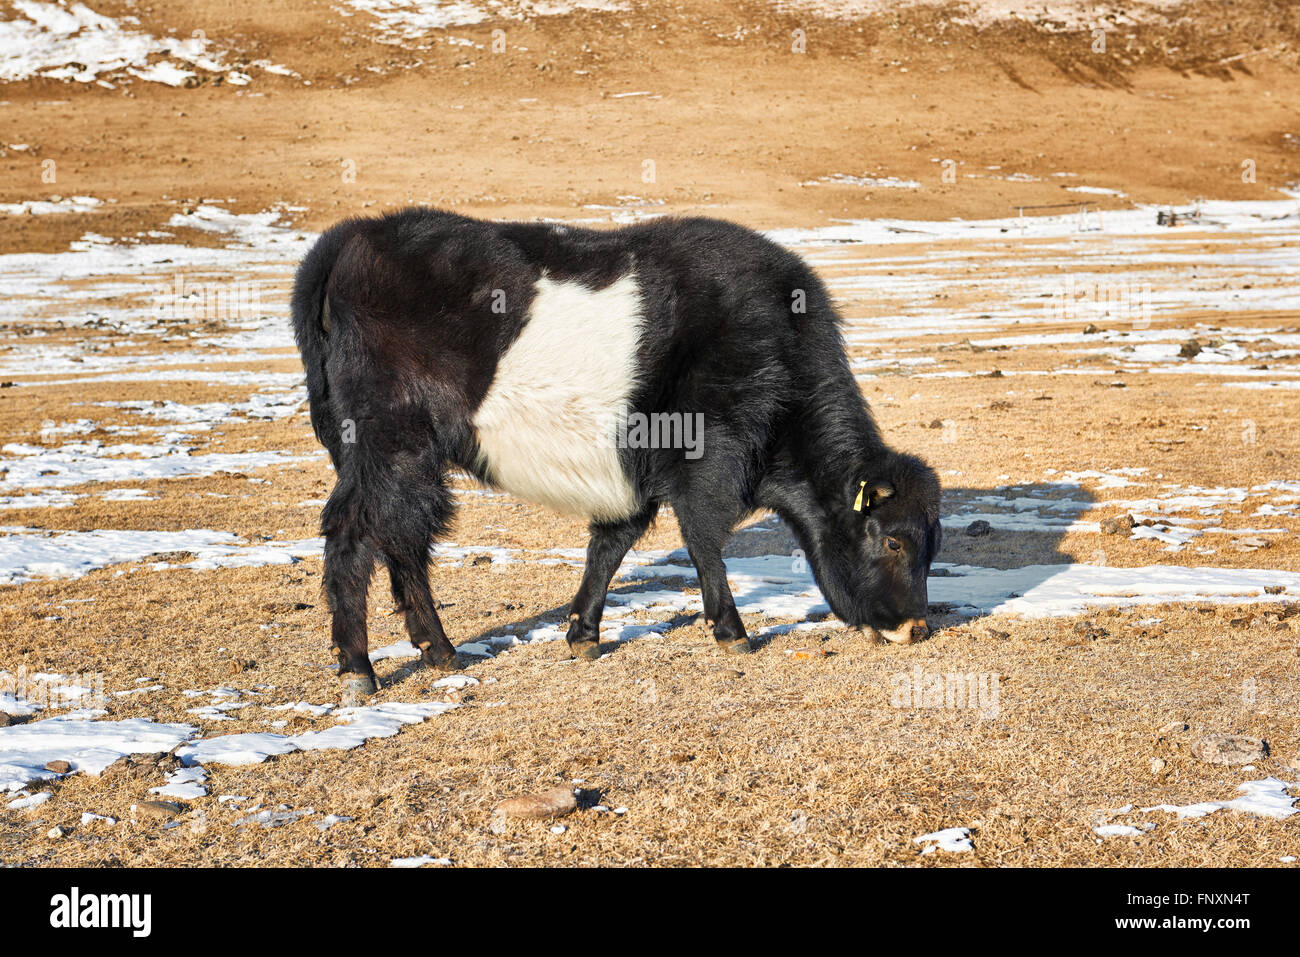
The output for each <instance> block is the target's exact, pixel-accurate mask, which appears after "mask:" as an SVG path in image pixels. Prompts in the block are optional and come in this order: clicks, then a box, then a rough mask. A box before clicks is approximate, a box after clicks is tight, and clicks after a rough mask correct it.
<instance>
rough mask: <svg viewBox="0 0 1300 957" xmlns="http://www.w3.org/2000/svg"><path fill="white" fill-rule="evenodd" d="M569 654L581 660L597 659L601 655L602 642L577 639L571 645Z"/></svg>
mask: <svg viewBox="0 0 1300 957" xmlns="http://www.w3.org/2000/svg"><path fill="white" fill-rule="evenodd" d="M569 654H570V655H572V656H573V657H574V658H577V659H578V660H579V661H595V660H596V659H597V658H599V657H600V642H598V641H575V642H574V643H573V644H571V645H569Z"/></svg>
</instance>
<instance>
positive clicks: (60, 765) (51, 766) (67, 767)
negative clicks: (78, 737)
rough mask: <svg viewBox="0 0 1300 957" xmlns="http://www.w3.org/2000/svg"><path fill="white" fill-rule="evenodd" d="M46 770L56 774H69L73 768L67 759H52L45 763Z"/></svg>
mask: <svg viewBox="0 0 1300 957" xmlns="http://www.w3.org/2000/svg"><path fill="white" fill-rule="evenodd" d="M45 770H46V771H53V772H54V773H55V774H67V773H68V772H69V771H71V770H72V765H71V764H69V763H68V762H67V761H51V762H49V763H48V764H46V765H45Z"/></svg>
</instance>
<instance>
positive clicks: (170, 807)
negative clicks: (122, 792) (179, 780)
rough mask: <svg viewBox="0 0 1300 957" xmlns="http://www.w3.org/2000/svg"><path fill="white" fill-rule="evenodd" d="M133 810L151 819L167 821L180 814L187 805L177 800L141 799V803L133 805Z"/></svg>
mask: <svg viewBox="0 0 1300 957" xmlns="http://www.w3.org/2000/svg"><path fill="white" fill-rule="evenodd" d="M132 810H134V811H136V812H137V813H138V814H139V815H140V816H141V817H143V818H148V819H149V820H153V821H166V820H170V819H171V818H174V817H175V816H176V815H177V814H180V813H181V812H182V811H184V810H185V807H184V806H183V805H180V804H177V803H176V802H175V801H141V802H140V803H139V804H136V805H133V806H132Z"/></svg>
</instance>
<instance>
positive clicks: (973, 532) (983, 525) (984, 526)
mask: <svg viewBox="0 0 1300 957" xmlns="http://www.w3.org/2000/svg"><path fill="white" fill-rule="evenodd" d="M992 532H993V526H992V525H990V524H989V523H988V522H986V521H984V519H982V518H977V519H976V520H975V521H973V522H971V523H970V524H969V525H967V526H966V534H967V535H969V536H971V538H981V537H982V536H984V535H989V534H991V533H992Z"/></svg>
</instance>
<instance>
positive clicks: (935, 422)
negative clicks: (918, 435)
mask: <svg viewBox="0 0 1300 957" xmlns="http://www.w3.org/2000/svg"><path fill="white" fill-rule="evenodd" d="M926 428H930V429H942V428H943V419H931V420H930V424H929V425H928V426H926Z"/></svg>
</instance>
